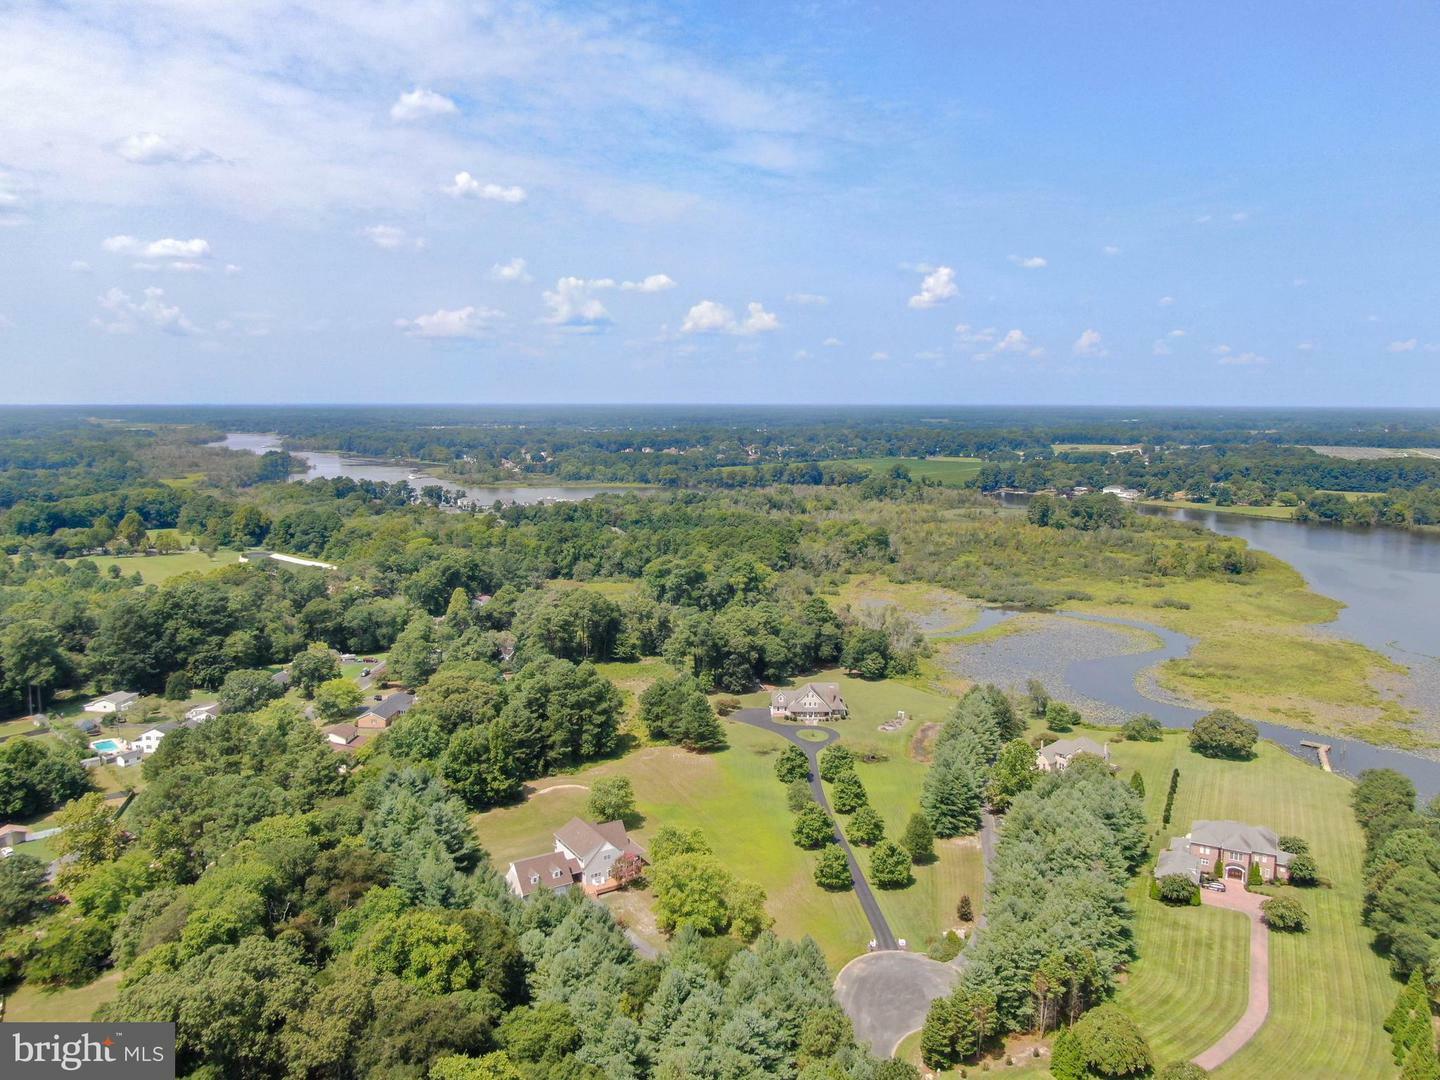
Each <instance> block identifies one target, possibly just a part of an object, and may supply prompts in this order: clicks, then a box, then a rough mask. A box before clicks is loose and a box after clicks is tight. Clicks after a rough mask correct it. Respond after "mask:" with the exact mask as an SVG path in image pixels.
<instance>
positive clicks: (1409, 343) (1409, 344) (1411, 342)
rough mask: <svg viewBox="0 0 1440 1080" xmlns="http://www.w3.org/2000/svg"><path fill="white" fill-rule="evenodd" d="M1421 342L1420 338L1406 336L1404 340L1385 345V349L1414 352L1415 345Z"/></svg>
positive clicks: (1388, 350) (1395, 351)
mask: <svg viewBox="0 0 1440 1080" xmlns="http://www.w3.org/2000/svg"><path fill="white" fill-rule="evenodd" d="M1419 344H1420V341H1419V339H1418V338H1413V337H1412V338H1406V339H1405V340H1404V341H1392V342H1390V344H1389V345H1386V346H1385V351H1386V352H1392V353H1402V352H1414V351H1415V347H1416V346H1417V345H1419Z"/></svg>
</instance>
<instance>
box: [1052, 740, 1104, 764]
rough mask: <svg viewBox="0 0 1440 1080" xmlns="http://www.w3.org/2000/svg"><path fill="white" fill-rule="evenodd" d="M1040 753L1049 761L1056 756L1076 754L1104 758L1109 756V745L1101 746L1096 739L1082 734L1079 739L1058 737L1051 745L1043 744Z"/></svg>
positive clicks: (1066, 756) (1068, 756)
mask: <svg viewBox="0 0 1440 1080" xmlns="http://www.w3.org/2000/svg"><path fill="white" fill-rule="evenodd" d="M1040 753H1041V754H1043V755H1044V756H1045V759H1046V760H1047V761H1054V760H1055V759H1056V758H1059V757H1064V758H1071V757H1074V756H1075V755H1076V754H1094V755H1095V756H1096V757H1099V758H1103V757H1106V756H1108V754H1109V747H1108V746H1101V745H1100V744H1099V743H1097V742H1096V741H1095V740H1094V739H1090V738H1086V737H1085V736H1084V735H1081V736H1080V737H1079V738H1078V739H1056V740H1055V741H1054V742H1052V743H1051V744H1050V745H1049V746H1042V747H1041V748H1040Z"/></svg>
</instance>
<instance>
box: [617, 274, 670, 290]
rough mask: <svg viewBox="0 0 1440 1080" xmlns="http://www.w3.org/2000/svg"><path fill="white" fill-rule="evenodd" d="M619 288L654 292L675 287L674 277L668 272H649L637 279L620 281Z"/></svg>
mask: <svg viewBox="0 0 1440 1080" xmlns="http://www.w3.org/2000/svg"><path fill="white" fill-rule="evenodd" d="M620 288H622V289H624V290H626V291H627V292H643V293H656V292H664V291H665V290H666V289H673V288H675V279H674V278H672V277H671V276H670V275H669V274H651V275H650V276H649V277H645V278H641V279H640V280H639V281H622V282H621V283H620Z"/></svg>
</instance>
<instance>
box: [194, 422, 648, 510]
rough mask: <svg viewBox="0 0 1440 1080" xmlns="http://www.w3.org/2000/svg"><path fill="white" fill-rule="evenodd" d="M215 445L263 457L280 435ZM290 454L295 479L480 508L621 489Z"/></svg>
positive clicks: (238, 437)
mask: <svg viewBox="0 0 1440 1080" xmlns="http://www.w3.org/2000/svg"><path fill="white" fill-rule="evenodd" d="M211 445H212V446H223V447H226V448H227V449H230V450H248V451H250V452H251V453H252V454H263V453H265V452H266V451H269V450H280V449H282V447H281V445H280V436H279V435H275V434H267V433H263V432H255V431H232V432H230V433H229V434H228V435H226V436H225V438H223V439H221V440H220V441H219V442H217V443H212V444H211ZM290 453H291V454H292V455H293V456H294V457H297V458H299V459H300V460H301V461H303V462H305V465H306V471H305V473H304V475H303V476H302V475H298V474H297V475H296V476H295V479H296V480H328V479H332V478H334V477H340V476H344V477H348V478H350V479H351V480H374V481H384V482H385V483H389V484H398V483H400V482H401V481H402V480H403V481H405V482H407V483H408V484H410V486H411V487H413V488H415V489H416V490H417V491H418V490H419V489H420V488H422V487H426V486H429V485H431V484H435V485H438V486H440V487H442V488H445V489H446V490H447V491H458V492H461V493H462V494H464V495H465V496H466V497H467V498H469V499H471V500H473V501H474V502H475V503H477V504H479V505H481V506H490V505H491V504H492V503H495V502H502V503H518V504H519V505H521V506H530V505H532V504H534V503H539V502H579V501H580V500H583V499H589V498H592V497H594V496H596V495H599V494H602V493H603V492H606V491H616V490H620V489H617V488H611V487H604V486H601V485H589V484H548V485H525V486H520V487H466V486H464V485H462V484H457V483H454V482H453V481H450V480H441V479H439V478H438V477H435V476H431V475H429V474H428V473H425V472H420V471H418V470H416V469H413V468H411V467H410V466H408V465H397V464H395V463H394V462H388V461H377V460H375V459H374V458H365V457H356V456H355V455H354V454H337V453H334V452H332V451H328V450H292V451H290Z"/></svg>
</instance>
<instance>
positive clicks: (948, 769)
mask: <svg viewBox="0 0 1440 1080" xmlns="http://www.w3.org/2000/svg"><path fill="white" fill-rule="evenodd" d="M920 808H921V810H923V811H924V812H925V817H926V819H927V820H928V821H929V822H930V827H931V828H932V829H934V830H935V835H936V836H960V835H968V834H969V833H973V832H974V831H975V830H977V829H978V828H980V789H979V786H978V785H977V784H976V783H975V779H974V777H973V775H972V774H971V772H970V770H969V769H968V768H967V767H966V766H965V765H964V764H963V763H962V762H960V760H959V759H958V757H956V756H954V755H949V754H941V755H937V757H936V760H935V763H934V764H933V765H931V766H930V768H929V770H928V771H927V772H926V773H925V781H924V783H923V784H922V786H921V789H920Z"/></svg>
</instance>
